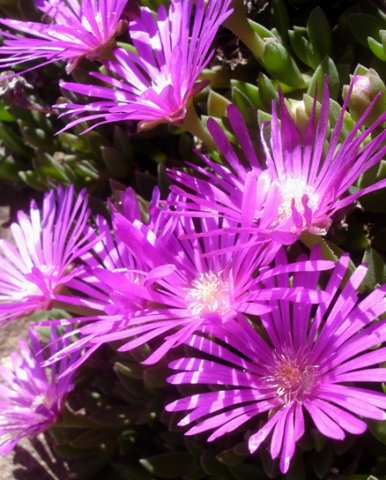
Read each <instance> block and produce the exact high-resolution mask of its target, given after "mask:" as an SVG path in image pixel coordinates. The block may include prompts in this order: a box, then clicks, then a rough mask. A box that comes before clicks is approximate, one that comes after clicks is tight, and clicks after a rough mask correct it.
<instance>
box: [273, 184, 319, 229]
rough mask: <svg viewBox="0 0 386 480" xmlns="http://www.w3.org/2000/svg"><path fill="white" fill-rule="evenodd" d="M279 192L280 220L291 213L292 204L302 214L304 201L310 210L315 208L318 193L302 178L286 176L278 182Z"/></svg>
mask: <svg viewBox="0 0 386 480" xmlns="http://www.w3.org/2000/svg"><path fill="white" fill-rule="evenodd" d="M280 192H281V195H282V202H281V205H280V207H279V217H280V220H281V221H283V220H286V219H287V218H289V217H290V216H291V214H292V205H294V207H295V208H296V210H297V211H298V212H299V213H300V214H302V213H304V210H305V208H304V202H306V204H307V205H308V207H309V208H311V209H312V210H313V209H315V208H316V207H317V205H318V202H319V195H318V194H317V193H316V191H315V189H314V188H312V187H310V186H309V185H307V182H306V181H305V180H304V179H303V178H292V177H289V178H287V179H286V180H285V181H284V182H283V183H281V184H280Z"/></svg>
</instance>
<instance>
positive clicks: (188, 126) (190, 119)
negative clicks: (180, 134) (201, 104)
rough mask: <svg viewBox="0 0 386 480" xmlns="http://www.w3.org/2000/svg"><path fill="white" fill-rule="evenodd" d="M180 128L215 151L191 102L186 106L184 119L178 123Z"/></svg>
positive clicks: (214, 145)
mask: <svg viewBox="0 0 386 480" xmlns="http://www.w3.org/2000/svg"><path fill="white" fill-rule="evenodd" d="M180 125H181V127H182V128H184V129H185V130H187V131H188V132H190V133H191V134H192V135H194V136H195V137H197V138H198V139H199V140H201V141H202V142H204V143H205V144H206V145H208V147H210V148H213V149H215V148H216V144H215V143H214V141H213V139H212V137H211V136H210V133H209V132H208V129H207V128H206V127H204V125H203V124H202V123H201V120H200V118H199V116H198V115H197V112H196V109H195V108H194V105H193V103H192V102H191V103H190V105H189V106H188V109H187V112H186V115H185V118H184V119H183V120H182V122H181V123H180Z"/></svg>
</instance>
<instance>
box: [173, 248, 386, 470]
mask: <svg viewBox="0 0 386 480" xmlns="http://www.w3.org/2000/svg"><path fill="white" fill-rule="evenodd" d="M314 256H315V254H314ZM316 258H317V257H316ZM348 263H349V258H348V256H343V257H342V258H341V259H340V261H339V263H338V264H337V265H336V267H335V269H334V271H333V272H332V273H331V275H330V277H329V280H328V282H327V286H326V292H327V294H328V296H327V299H324V300H322V302H321V303H320V305H318V307H317V308H316V309H315V308H313V307H312V306H311V305H305V304H303V305H302V304H296V303H289V302H288V301H287V300H272V301H269V302H268V304H269V305H270V306H271V307H272V311H271V312H268V313H264V314H262V315H261V323H259V324H257V323H254V325H255V326H258V330H255V329H254V328H253V327H252V326H251V324H249V323H247V322H245V323H244V325H242V326H234V329H233V331H230V330H228V331H227V332H223V336H222V337H220V336H218V337H217V339H211V340H209V339H208V338H205V337H203V336H199V335H194V336H193V338H192V339H191V341H190V342H189V345H190V346H192V347H194V348H196V349H198V350H199V351H200V352H202V353H204V354H207V355H209V356H210V357H209V358H208V357H207V356H206V358H205V359H203V358H195V357H187V358H182V359H180V360H177V361H174V362H172V363H171V364H170V367H171V368H172V369H174V370H177V373H176V374H174V375H172V376H171V377H170V378H169V381H170V382H171V383H173V384H176V385H180V384H192V385H196V384H206V385H211V386H212V389H213V390H214V391H210V392H208V393H197V394H195V395H190V396H188V397H185V398H182V399H179V400H176V401H175V402H172V403H170V404H169V405H168V406H167V407H166V409H167V410H168V411H171V412H177V411H185V410H186V411H188V412H189V413H187V414H186V415H185V417H184V418H183V419H182V420H181V421H180V422H179V425H181V426H187V425H189V427H190V428H189V430H188V431H187V432H186V434H187V435H193V434H199V433H202V432H207V431H209V430H210V431H212V433H211V434H210V436H209V439H208V440H209V441H212V440H215V439H216V438H219V437H221V436H223V435H226V434H228V433H229V432H233V431H234V430H236V429H238V428H239V427H241V428H244V429H245V430H246V429H248V431H251V429H252V431H254V433H252V434H251V435H250V436H249V438H248V446H249V451H250V452H251V453H254V452H255V451H256V450H257V449H258V448H260V446H261V444H262V443H263V442H265V440H266V439H267V438H268V437H269V436H271V440H270V446H269V449H270V453H271V456H272V458H273V459H275V458H278V457H279V458H280V469H281V471H282V472H283V473H285V472H287V471H288V469H289V467H290V464H291V459H292V457H293V455H294V453H295V448H296V443H297V441H298V440H299V439H300V438H301V437H302V436H303V434H304V431H305V412H307V413H308V415H309V416H310V418H311V420H312V422H313V424H314V425H315V427H316V428H317V429H318V430H319V431H320V432H321V433H322V434H323V435H325V436H326V437H329V438H333V439H337V440H342V439H343V438H345V436H346V433H351V434H356V435H358V434H361V433H363V432H364V431H365V430H366V427H367V425H366V422H365V419H376V420H385V419H386V396H385V394H384V393H383V392H382V388H381V383H382V382H385V381H386V369H385V368H383V367H381V366H380V365H381V364H383V363H384V362H385V361H386V347H385V346H383V345H384V342H385V340H386V321H385V320H381V321H379V320H378V319H377V317H379V316H380V315H382V314H384V313H385V311H386V301H385V292H386V286H383V287H381V288H378V289H376V290H374V291H373V292H372V293H370V294H369V295H368V296H367V297H366V298H364V299H363V300H359V295H358V292H357V289H358V287H359V285H360V284H361V282H362V280H363V278H364V276H365V275H366V270H367V269H366V268H365V267H364V266H360V267H358V268H357V269H356V270H355V271H354V272H353V273H352V275H351V277H350V278H349V280H348V281H347V283H346V284H345V285H342V281H343V279H344V278H345V274H346V272H347V267H348ZM318 282H319V274H318V273H317V272H303V273H299V274H297V273H295V274H294V277H293V285H296V286H297V287H301V286H307V287H309V288H313V287H314V288H315V287H316V285H317V284H318ZM281 284H282V285H283V286H284V285H285V284H286V285H289V278H288V277H287V279H286V278H285V276H284V275H283V276H281ZM361 384H364V386H361ZM369 384H373V385H374V387H373V388H370V387H369ZM247 422H248V426H247V425H246V424H247Z"/></svg>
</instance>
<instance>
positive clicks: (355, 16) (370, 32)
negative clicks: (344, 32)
mask: <svg viewBox="0 0 386 480" xmlns="http://www.w3.org/2000/svg"><path fill="white" fill-rule="evenodd" d="M347 21H348V24H349V27H350V30H351V33H352V34H353V35H354V37H355V38H356V40H358V42H359V43H360V44H361V45H362V46H363V47H367V46H368V42H367V39H368V37H372V38H374V39H375V40H379V39H380V36H379V31H380V30H382V29H383V28H384V27H385V26H384V24H383V22H382V21H381V20H378V18H376V17H373V16H372V15H367V14H365V13H357V12H353V13H349V14H348V15H347Z"/></svg>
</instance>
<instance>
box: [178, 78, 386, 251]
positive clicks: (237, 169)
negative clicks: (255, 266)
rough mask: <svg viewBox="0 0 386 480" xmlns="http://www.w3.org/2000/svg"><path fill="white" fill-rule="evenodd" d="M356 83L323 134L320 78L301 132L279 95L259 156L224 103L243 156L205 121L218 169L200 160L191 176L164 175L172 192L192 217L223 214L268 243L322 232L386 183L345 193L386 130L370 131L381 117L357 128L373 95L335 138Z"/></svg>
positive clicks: (376, 152) (384, 144)
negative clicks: (218, 154) (182, 199)
mask: <svg viewBox="0 0 386 480" xmlns="http://www.w3.org/2000/svg"><path fill="white" fill-rule="evenodd" d="M355 81H356V79H354V80H353V82H352V84H351V87H350V90H349V92H348V94H347V95H346V97H345V100H344V103H343V107H342V110H341V112H340V114H339V116H338V118H337V120H336V122H335V125H333V128H332V132H331V135H330V136H329V134H328V132H329V114H330V99H329V91H328V83H327V79H326V81H325V83H324V88H323V98H322V102H321V106H320V111H319V113H318V114H317V101H316V100H314V103H313V107H312V111H311V115H310V119H309V122H308V125H307V127H306V130H305V133H304V134H302V133H301V132H300V131H299V129H298V127H297V126H296V124H295V121H294V120H293V118H292V117H291V115H290V113H289V111H288V109H287V107H286V104H285V101H284V97H283V96H281V98H280V101H279V104H278V105H277V104H275V103H273V109H272V119H271V121H269V122H267V123H265V124H264V125H263V128H262V132H261V143H262V147H263V152H264V155H263V156H262V157H261V158H259V157H258V155H257V153H256V150H255V148H254V146H253V139H252V138H251V137H250V136H249V133H248V129H247V126H246V124H245V122H244V120H243V118H242V116H241V114H240V113H239V111H238V110H237V109H236V107H235V106H233V105H231V106H229V107H228V117H229V121H230V124H231V126H232V129H233V131H234V133H235V135H236V137H237V140H238V142H239V144H240V147H241V152H242V153H240V154H238V153H237V151H236V150H235V148H234V147H233V146H232V145H231V144H230V142H229V140H228V139H227V137H226V135H225V133H224V132H223V131H222V129H221V128H220V127H219V125H218V124H217V123H216V122H215V121H214V120H209V122H208V128H209V130H210V132H211V134H212V137H213V140H214V142H215V143H216V144H217V146H218V148H219V150H220V152H221V153H222V154H223V156H224V157H225V161H226V163H225V165H220V164H218V163H216V162H214V161H211V160H209V159H208V158H206V157H204V156H202V159H203V160H204V162H205V164H206V166H207V167H209V169H208V168H202V167H199V166H197V165H191V167H192V168H193V169H194V170H196V172H197V173H198V175H197V177H196V176H193V174H190V173H185V172H181V171H175V170H174V171H171V172H170V175H171V177H172V178H173V179H174V180H176V181H177V182H178V184H179V185H180V186H179V187H177V186H174V187H172V189H173V191H175V192H176V193H178V195H180V196H182V197H185V199H186V209H187V210H188V212H190V214H191V215H193V216H198V217H199V216H200V215H202V214H203V213H205V214H208V212H209V213H211V214H212V215H215V216H220V217H225V218H227V219H229V220H232V221H234V222H236V223H238V225H239V227H240V228H241V229H243V230H244V231H251V232H255V234H257V235H265V236H266V237H268V238H274V239H276V240H277V241H279V242H281V243H282V244H287V243H292V242H294V241H296V240H297V239H298V238H299V237H300V235H301V234H302V232H305V231H307V232H311V233H313V234H315V235H324V234H325V233H326V232H327V231H328V229H329V227H330V225H331V222H332V216H333V215H334V213H335V212H337V211H338V210H341V209H343V208H345V207H347V206H348V205H352V204H353V203H354V202H355V201H356V200H357V199H358V198H360V197H361V196H362V195H365V194H367V193H369V192H372V191H375V190H378V189H381V188H383V187H384V186H385V185H386V180H381V181H379V182H377V183H375V184H374V185H371V186H369V187H366V188H363V189H357V190H356V191H354V192H350V191H349V189H350V188H351V187H353V186H354V185H355V182H356V181H357V180H358V178H359V177H360V176H361V175H362V174H363V173H364V172H365V171H366V170H368V169H369V168H371V167H372V166H373V165H375V164H377V163H378V162H379V161H380V160H381V159H382V157H383V156H384V155H385V154H386V130H384V129H383V130H381V131H380V132H379V133H375V132H376V131H377V128H378V127H380V126H381V125H382V123H383V122H385V121H386V113H384V114H383V115H381V116H380V117H379V118H378V120H376V121H375V122H374V123H373V124H372V125H371V126H370V127H368V128H366V127H365V126H364V122H365V120H366V118H367V117H368V116H369V115H370V114H371V112H372V109H373V107H374V105H375V102H376V101H377V100H378V97H376V98H375V99H374V100H373V101H372V102H371V104H370V105H369V107H368V108H367V109H366V111H365V112H364V114H363V115H362V116H361V117H360V118H359V120H358V122H357V123H356V125H355V127H354V128H353V129H352V130H351V131H350V133H349V134H348V135H347V137H346V138H345V139H344V140H343V141H342V140H341V135H342V130H343V120H344V115H345V111H346V108H347V105H348V102H349V100H350V95H351V91H352V88H353V86H354V84H355Z"/></svg>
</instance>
